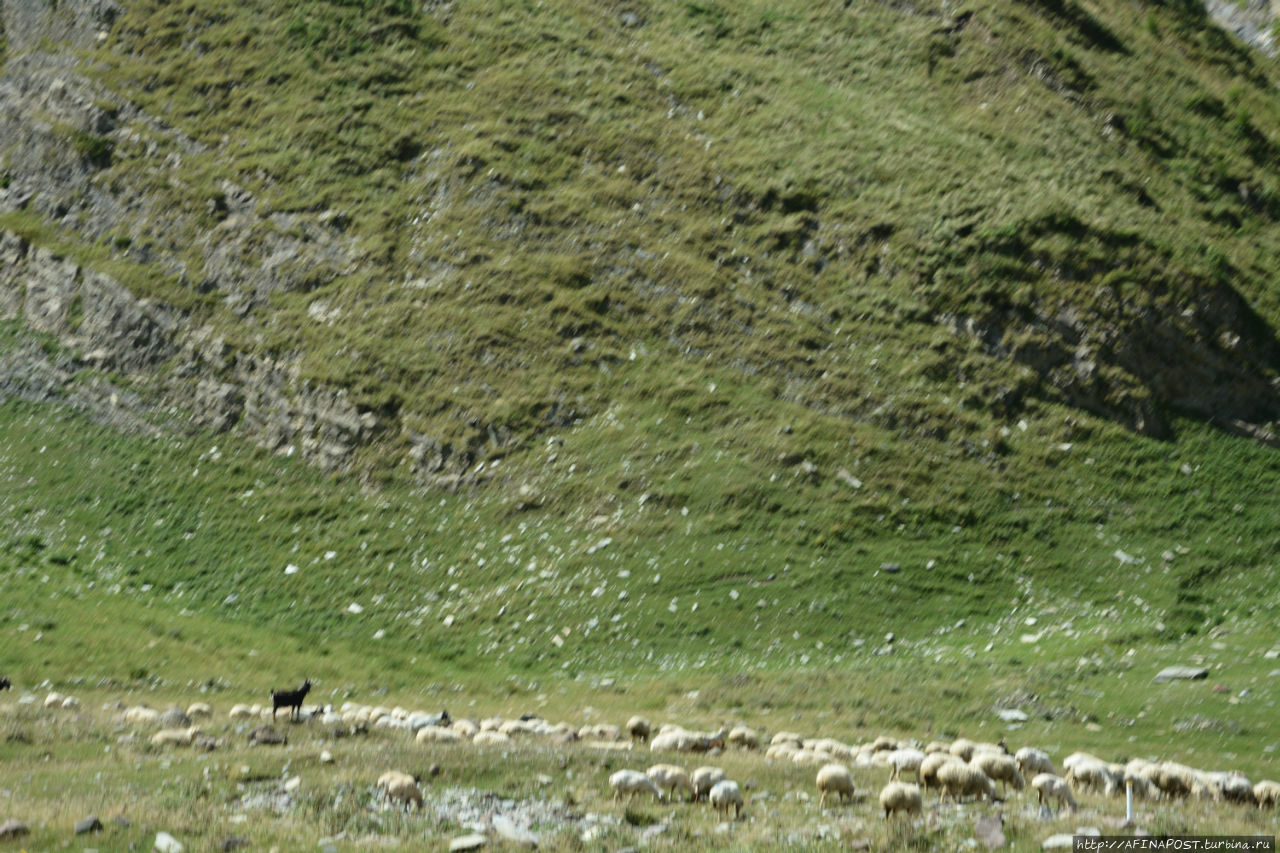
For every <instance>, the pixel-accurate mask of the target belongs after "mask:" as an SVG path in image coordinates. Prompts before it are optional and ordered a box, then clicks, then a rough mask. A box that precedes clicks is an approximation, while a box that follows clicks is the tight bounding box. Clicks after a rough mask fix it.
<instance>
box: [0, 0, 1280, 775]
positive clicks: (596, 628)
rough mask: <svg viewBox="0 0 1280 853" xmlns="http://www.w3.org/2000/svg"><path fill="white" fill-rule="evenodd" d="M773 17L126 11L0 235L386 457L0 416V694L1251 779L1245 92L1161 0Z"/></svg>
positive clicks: (1259, 484) (1208, 42) (1247, 86)
mask: <svg viewBox="0 0 1280 853" xmlns="http://www.w3.org/2000/svg"><path fill="white" fill-rule="evenodd" d="M793 5H796V6H803V8H794V9H793V8H791V6H787V7H786V8H785V9H781V10H780V9H778V8H777V4H767V3H757V2H749V1H748V2H741V3H736V4H729V3H717V2H688V3H679V4H661V3H646V2H640V0H636V2H625V3H588V2H565V3H555V4H534V3H509V2H497V0H494V1H493V2H487V0H478V2H469V3H465V4H462V3H453V4H436V3H429V4H426V5H425V6H422V5H419V4H416V3H401V2H395V1H394V0H392V2H381V3H378V2H346V3H340V2H317V3H308V4H302V5H295V6H294V7H292V8H291V9H289V10H287V11H283V12H282V11H280V9H279V8H278V4H262V3H253V2H249V3H242V4H238V5H236V6H235V8H234V9H232V8H228V7H227V6H226V4H222V3H214V2H212V0H187V2H184V3H168V2H138V3H131V4H129V5H128V6H127V8H126V9H125V11H124V13H123V14H122V15H121V17H120V18H119V19H118V20H117V21H116V22H115V25H114V27H113V28H112V30H111V32H110V33H109V35H108V36H107V37H106V38H104V39H103V40H102V41H101V42H100V43H98V44H96V45H95V46H94V47H92V48H88V49H86V50H85V51H83V57H82V58H83V59H84V70H85V73H87V74H90V75H92V76H93V77H94V79H95V80H96V81H97V82H98V83H100V84H101V85H102V86H103V87H104V88H103V92H104V94H103V95H102V97H103V105H102V109H103V110H104V112H106V113H111V114H112V115H113V116H114V118H113V119H112V120H113V121H117V122H118V124H117V125H115V126H114V127H113V128H112V129H111V130H110V131H107V132H103V133H99V134H97V135H96V136H95V133H88V132H86V131H83V130H75V129H73V128H63V130H65V131H66V133H68V134H69V136H68V138H69V139H72V140H78V141H79V146H80V148H76V149H75V150H77V151H80V154H79V155H77V156H80V157H81V159H84V160H85V161H86V162H88V161H92V166H93V177H92V181H91V182H90V186H89V188H88V189H86V190H85V193H86V196H85V198H84V199H76V198H70V199H68V200H67V205H68V208H69V209H70V210H72V211H73V214H70V215H68V216H66V217H64V218H63V219H62V220H60V221H56V222H52V221H47V220H46V219H45V218H42V217H41V216H39V215H37V213H36V212H33V210H30V209H28V210H22V211H10V212H8V213H5V214H3V215H2V216H0V225H3V226H5V227H6V228H8V229H11V230H15V231H19V232H21V233H22V234H24V235H25V236H26V237H27V239H29V240H30V241H31V242H32V243H34V244H36V245H42V246H54V247H57V248H58V249H59V250H60V251H62V252H64V253H66V254H68V255H70V256H72V257H75V258H79V259H80V260H82V261H84V262H85V263H87V264H90V265H91V266H93V267H95V268H102V269H105V270H108V271H110V272H111V273H112V274H113V275H115V276H116V277H117V278H118V279H119V280H120V281H121V283H123V284H124V285H126V286H127V287H129V288H131V289H132V290H133V291H134V292H136V293H138V294H139V295H142V296H145V297H147V298H150V299H155V300H159V301H163V302H167V303H169V304H172V305H175V306H178V307H180V308H181V309H182V310H183V311H185V312H187V314H188V316H189V318H190V320H191V325H192V327H193V328H198V327H200V326H202V325H207V327H208V328H209V330H210V332H209V334H210V335H211V336H214V335H216V336H220V337H221V338H222V339H223V340H225V341H226V342H227V345H228V351H229V352H230V353H233V354H234V353H236V352H241V353H245V352H247V353H254V354H265V355H270V356H273V357H276V358H278V359H280V360H281V362H283V363H287V364H289V365H290V366H291V367H296V369H297V381H298V382H299V383H307V382H310V383H328V384H331V385H334V386H338V387H341V388H345V389H348V390H349V392H350V393H351V395H352V396H353V397H354V398H355V399H356V400H357V402H358V407H359V409H360V410H362V411H364V412H368V413H374V414H376V415H377V416H378V418H379V419H380V421H381V422H382V423H384V424H389V425H391V426H388V427H386V428H384V430H383V431H382V432H381V433H379V434H378V435H377V436H376V437H375V438H374V440H372V441H370V442H369V443H367V444H365V445H363V446H362V447H360V448H359V449H358V451H357V454H356V457H355V458H354V459H353V460H351V464H350V467H349V468H347V469H344V470H343V471H341V472H340V473H338V474H333V475H325V474H321V473H319V472H317V471H316V470H314V469H311V468H307V467H306V466H304V465H303V464H302V463H301V462H300V460H299V459H298V458H297V457H298V456H299V455H301V454H295V453H293V451H294V450H295V448H294V447H293V446H290V447H288V448H282V452H281V453H279V454H274V455H273V454H271V453H268V452H266V451H263V450H260V449H255V448H253V447H251V446H249V445H248V443H247V442H244V441H242V439H241V437H240V436H239V435H238V434H237V433H236V432H234V431H232V432H231V433H224V434H217V435H215V434H211V433H207V432H201V431H199V430H195V429H194V428H190V429H188V428H186V427H182V426H175V424H182V423H184V420H183V419H184V417H185V415H186V414H188V413H186V412H182V411H178V410H176V409H175V410H174V411H167V412H164V413H163V414H157V415H156V418H157V421H161V420H162V419H163V423H159V426H158V429H157V434H158V435H160V436H162V437H149V436H148V435H147V434H145V433H143V432H138V433H132V432H126V433H122V432H121V431H119V430H118V429H115V428H111V427H107V426H103V425H100V424H97V423H95V422H94V421H92V420H90V419H85V418H82V417H81V416H80V415H78V414H76V413H73V412H72V411H70V410H69V409H68V408H67V407H59V406H56V405H51V404H47V403H45V404H36V403H29V402H19V401H17V400H14V399H8V398H7V393H8V392H7V390H6V400H5V401H4V402H3V403H0V478H3V483H4V487H3V489H0V638H3V639H2V641H0V642H2V646H0V647H2V648H3V649H4V659H3V660H0V667H2V668H0V671H2V672H4V673H6V674H11V675H13V676H14V677H15V680H16V681H18V682H20V683H22V684H27V685H30V684H36V683H39V682H40V681H42V680H44V679H50V680H52V681H54V682H55V683H58V684H64V683H65V684H71V685H89V686H94V685H100V686H101V687H100V689H101V690H103V691H105V692H108V693H109V692H111V691H117V690H127V691H145V690H152V691H158V692H159V693H160V694H161V695H164V696H168V695H172V694H174V693H177V692H180V691H181V690H182V689H184V688H186V687H192V688H194V687H198V686H199V685H202V684H204V685H206V686H208V687H210V689H218V690H230V689H233V688H234V689H236V690H240V691H245V692H256V693H261V692H262V691H263V690H265V689H267V688H268V687H270V686H276V685H278V684H280V683H284V682H286V681H293V680H296V678H297V677H298V675H299V674H300V673H303V672H305V673H310V674H311V677H312V678H313V679H314V680H315V681H316V682H317V684H318V685H320V689H322V690H323V692H324V693H325V694H326V695H327V696H330V697H333V698H341V697H342V696H344V695H367V694H368V693H371V692H377V691H385V693H380V692H379V693H377V695H387V696H388V697H389V698H390V699H391V700H393V701H394V699H395V698H396V697H410V698H406V699H404V701H406V702H409V701H415V702H421V703H422V704H432V705H434V704H435V702H436V700H437V699H449V698H450V697H453V696H459V695H460V696H462V697H465V698H466V699H468V700H471V701H478V702H480V703H481V705H482V706H487V707H489V708H501V709H503V710H504V711H522V710H525V709H527V707H528V706H529V705H535V706H538V707H543V708H544V709H546V710H547V711H556V710H564V711H565V712H566V713H567V712H568V710H569V709H575V708H580V707H581V705H582V703H583V701H584V700H583V696H584V695H586V696H588V697H590V699H589V701H591V702H592V703H593V704H594V705H595V706H597V707H600V708H602V709H605V710H607V711H609V712H612V713H616V714H623V713H624V712H625V710H626V709H627V708H629V707H630V708H634V707H637V706H638V707H640V708H642V709H649V710H653V711H655V712H663V713H667V712H670V713H682V714H687V715H689V716H692V717H695V718H703V719H706V720H708V722H714V721H716V720H718V719H724V718H726V717H730V716H732V717H745V718H747V719H753V720H763V722H762V723H761V724H762V725H769V724H770V723H773V722H775V721H776V722H777V724H778V725H782V724H783V723H784V722H785V720H783V719H782V718H784V717H785V718H786V720H801V721H803V722H806V723H813V724H814V725H815V727H817V726H819V725H822V726H834V727H836V728H837V729H839V730H840V731H842V732H848V733H850V735H852V734H854V733H862V732H867V731H875V730H877V729H886V730H892V731H897V732H901V733H904V734H906V733H912V734H916V735H919V734H923V733H924V732H925V731H926V730H927V731H929V732H938V733H940V734H941V733H950V734H953V735H954V734H959V733H963V732H966V731H972V730H973V729H976V728H978V727H980V726H982V725H990V726H994V725H995V723H994V722H992V720H993V717H992V711H993V709H994V708H995V707H1003V706H1006V705H1013V706H1019V707H1024V708H1026V709H1027V710H1028V711H1029V712H1033V714H1034V718H1033V720H1032V721H1031V722H1030V723H1029V724H1028V727H1027V728H1026V729H1025V730H1024V734H1026V735H1027V736H1028V737H1041V738H1049V739H1052V741H1051V742H1052V743H1053V744H1054V745H1055V746H1056V747H1061V748H1062V750H1063V751H1069V750H1070V749H1072V748H1075V747H1076V746H1081V745H1085V744H1090V745H1093V746H1094V747H1095V748H1097V749H1099V751H1111V752H1112V753H1113V754H1114V753H1118V752H1119V751H1121V750H1130V749H1133V750H1137V749H1140V748H1142V746H1143V745H1144V744H1153V746H1152V747H1151V748H1150V749H1156V748H1163V747H1162V746H1161V745H1162V744H1165V743H1167V742H1168V740H1169V739H1170V737H1171V736H1172V735H1171V733H1173V734H1176V735H1178V736H1179V737H1180V738H1182V740H1181V741H1180V744H1181V745H1180V746H1179V749H1181V750H1183V752H1182V753H1181V754H1180V757H1182V758H1184V759H1185V760H1188V761H1203V762H1204V763H1205V764H1210V763H1214V764H1221V763H1231V764H1232V765H1233V766H1240V767H1243V768H1244V769H1246V770H1247V771H1248V772H1251V773H1258V774H1266V773H1271V775H1274V772H1273V759H1272V758H1271V753H1265V752H1263V753H1260V752H1259V751H1258V749H1259V744H1260V742H1261V741H1264V740H1265V739H1266V737H1265V732H1267V731H1268V730H1269V729H1268V726H1269V722H1268V721H1269V719H1270V717H1271V716H1273V712H1274V702H1275V701H1276V689H1275V687H1274V685H1273V682H1274V677H1273V675H1272V673H1274V672H1275V669H1274V667H1273V660H1272V658H1268V657H1265V654H1266V653H1267V652H1269V651H1271V644H1272V643H1273V641H1274V637H1273V634H1272V632H1273V624H1272V620H1271V617H1270V615H1269V614H1271V613H1272V612H1273V610H1274V608H1275V607H1276V606H1277V604H1280V593H1278V592H1277V589H1278V586H1277V579H1278V572H1277V557H1276V555H1277V554H1280V533H1277V530H1280V503H1277V501H1276V500H1275V499H1274V497H1273V492H1274V488H1273V484H1274V483H1275V482H1277V476H1278V475H1280V457H1277V454H1276V451H1275V449H1274V448H1272V447H1269V446H1268V445H1267V444H1266V443H1263V442H1260V441H1253V440H1248V439H1245V438H1242V437H1239V436H1238V435H1236V434H1234V433H1236V432H1240V431H1242V430H1243V427H1242V426H1241V424H1244V425H1245V426H1249V427H1250V429H1254V428H1256V429H1255V432H1257V431H1264V430H1265V428H1266V427H1267V425H1268V424H1273V423H1274V422H1275V421H1276V419H1277V417H1278V415H1280V403H1278V402H1277V396H1276V388H1275V385H1274V383H1275V380H1276V371H1277V368H1278V367H1280V349H1278V348H1277V346H1276V339H1275V333H1274V328H1275V326H1276V323H1277V322H1280V302H1277V296H1276V290H1275V287H1274V281H1273V275H1274V258H1275V257H1276V253H1277V249H1280V231H1278V230H1277V228H1276V218H1277V215H1278V214H1280V195H1278V193H1280V187H1278V186H1277V184H1276V180H1277V178H1276V175H1275V174H1274V172H1273V164H1274V162H1275V160H1276V151H1275V147H1274V146H1275V143H1274V141H1273V140H1274V139H1275V138H1277V134H1278V133H1280V109H1278V106H1280V105H1278V103H1277V100H1276V98H1275V94H1274V92H1275V87H1274V81H1275V79H1276V68H1275V66H1274V65H1273V64H1272V63H1270V62H1269V61H1267V60H1264V59H1261V58H1259V57H1257V56H1255V55H1253V54H1250V53H1248V52H1247V51H1245V50H1244V49H1243V48H1241V47H1240V46H1238V45H1236V44H1234V43H1232V42H1231V41H1230V40H1229V39H1228V38H1227V37H1226V36H1225V35H1223V34H1222V33H1221V32H1220V31H1218V30H1216V29H1215V28H1213V27H1212V26H1211V25H1210V24H1208V23H1207V21H1206V20H1205V19H1204V16H1203V14H1202V13H1201V12H1200V11H1199V10H1198V7H1195V6H1194V5H1193V4H1181V3H1176V2H1173V3H1152V4H1139V5H1138V6H1133V5H1132V4H1125V5H1121V4H1118V3H1113V2H1109V0H1108V1H1107V2H1102V0H1099V2H1089V3H1085V2H1080V3H1075V2H1058V3H1055V2H1040V3H1034V2H1033V3H997V2H990V3H985V2H978V3H973V4H967V5H965V6H963V7H959V8H955V7H951V6H948V7H946V8H945V9H944V8H942V7H936V6H933V5H912V4H886V5H879V4H856V5H855V6H846V4H839V3H823V2H818V3H806V4H793ZM0 56H4V57H6V59H8V60H10V61H12V59H11V56H10V55H7V54H0ZM111 93H114V94H111ZM113 99H115V100H113ZM126 103H127V105H129V108H128V109H126V108H125V106H124V104H126ZM135 106H136V107H137V108H138V109H139V110H140V111H141V112H131V110H132V109H133V108H134V107H135ZM113 110H114V111H115V112H112V111H113ZM55 132H57V128H56V127H55ZM77 133H78V134H80V135H79V136H76V135H75V134H77ZM86 133H87V136H86ZM81 149H83V150H81ZM68 150H71V149H68ZM228 181H229V182H231V183H230V184H228V183H227V182H228ZM95 192H104V193H118V194H119V195H120V196H121V197H125V198H128V199H131V200H132V201H133V202H135V203H133V206H132V207H130V211H131V213H130V215H129V216H127V217H123V218H121V219H120V220H119V221H117V222H115V223H113V226H112V228H111V229H107V230H94V229H93V228H91V227H90V226H89V225H88V224H84V223H81V222H79V220H77V219H76V215H77V214H75V213H74V211H77V210H80V209H81V208H78V207H77V205H78V204H80V203H81V202H83V203H84V204H85V205H86V206H87V205H88V204H89V200H88V199H89V198H90V197H91V196H92V195H93V193H95ZM37 206H38V205H37ZM89 220H90V218H89V217H87V216H86V217H85V220H84V222H85V223H87V222H89ZM246 223H248V225H246ZM96 227H97V226H94V228H96ZM78 229H79V230H78ZM289 241H293V242H294V243H297V244H301V245H308V246H313V247H320V248H317V249H316V252H317V253H318V255H316V256H319V257H322V258H327V259H328V260H327V261H325V262H314V260H308V261H307V262H306V263H302V262H300V261H298V258H299V257H304V256H303V255H292V256H290V255H288V253H284V252H278V251H277V249H278V248H279V247H280V246H281V245H284V244H286V243H288V242H289ZM305 257H307V258H313V256H312V255H306V256H305ZM268 273H269V274H268ZM33 340H35V341H36V342H37V343H39V344H40V345H41V347H42V350H41V351H44V352H48V353H51V354H52V357H55V358H56V357H57V356H58V354H59V349H58V345H57V344H55V343H54V342H53V341H50V340H45V339H43V338H41V339H38V340H36V338H35V336H33V334H32V333H31V332H29V331H27V330H25V329H23V328H22V327H21V326H20V324H19V323H18V322H17V321H6V324H5V326H4V328H3V335H2V336H0V348H2V349H3V352H4V353H6V354H12V353H14V352H18V351H20V347H21V346H23V345H26V344H28V343H30V342H31V341H33ZM227 360H228V361H231V360H233V355H228V357H227ZM170 378H171V379H174V381H187V380H189V381H191V382H195V381H197V380H198V379H200V378H213V379H217V378H219V376H217V375H213V376H211V377H184V376H177V377H176V378H175V377H170ZM75 381H76V382H91V381H102V382H112V383H115V384H116V385H118V386H119V387H121V388H123V389H132V390H137V391H139V392H140V393H143V394H144V395H145V392H146V391H147V387H146V382H145V381H144V380H143V379H141V378H139V377H137V376H121V375H106V374H101V373H98V372H96V371H93V370H90V369H88V368H83V369H81V370H80V372H79V373H78V374H77V375H76V379H75ZM73 384H74V383H73ZM5 387H6V389H7V388H8V386H7V385H6V386H5ZM1224 427H1226V428H1224ZM423 437H426V438H427V439H430V443H431V446H433V447H435V448H437V449H438V451H439V454H440V457H441V461H440V463H439V465H438V468H443V469H444V470H445V471H453V472H455V479H454V485H456V486H457V488H456V489H454V490H448V489H442V488H437V487H436V483H435V482H434V481H430V480H428V479H424V477H423V476H422V472H421V471H417V470H411V469H412V468H413V466H412V465H410V463H409V461H408V460H407V457H406V451H407V448H408V447H409V445H410V444H412V443H413V442H415V441H417V440H418V439H420V438H423ZM291 454H292V455H291ZM428 473H436V471H429V472H428ZM890 633H892V634H893V638H892V640H889V639H887V635H888V634H890ZM1191 659H1199V660H1202V661H1203V662H1204V663H1205V664H1206V665H1209V666H1210V667H1211V668H1212V670H1213V680H1212V682H1209V683H1200V684H1197V685H1192V686H1187V685H1178V686H1172V687H1170V688H1169V689H1165V688H1155V687H1152V686H1151V685H1150V679H1151V676H1152V675H1154V673H1155V671H1157V670H1158V669H1159V668H1160V667H1162V666H1164V665H1166V664H1170V663H1179V662H1185V661H1186V660H1191ZM1215 685H1222V686H1223V687H1224V689H1223V690H1219V691H1217V692H1215V691H1214V686H1215ZM1184 688H1185V689H1184ZM692 691H697V693H696V694H693V693H692ZM1245 691H1247V692H1245ZM691 695H692V696H694V698H689V697H690V696H691ZM770 715H773V716H770ZM791 715H798V716H797V717H792V716H791ZM833 720H834V721H835V722H832V721H833ZM1202 724H1203V725H1202ZM1134 743H1137V744H1138V746H1131V744H1134Z"/></svg>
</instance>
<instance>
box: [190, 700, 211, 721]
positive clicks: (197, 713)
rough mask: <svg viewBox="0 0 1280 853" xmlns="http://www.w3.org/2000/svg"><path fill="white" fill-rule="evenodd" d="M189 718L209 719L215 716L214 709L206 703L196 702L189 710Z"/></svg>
mask: <svg viewBox="0 0 1280 853" xmlns="http://www.w3.org/2000/svg"><path fill="white" fill-rule="evenodd" d="M187 716H188V717H190V718H191V719H193V720H195V719H198V718H208V717H212V716H213V708H211V707H210V706H209V705H208V703H206V702H194V703H192V705H191V707H190V708H188V709H187Z"/></svg>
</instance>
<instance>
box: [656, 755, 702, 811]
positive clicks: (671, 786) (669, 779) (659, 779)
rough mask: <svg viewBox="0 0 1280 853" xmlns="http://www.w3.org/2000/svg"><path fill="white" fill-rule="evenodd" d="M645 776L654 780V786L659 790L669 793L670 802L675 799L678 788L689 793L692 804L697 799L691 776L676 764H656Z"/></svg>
mask: <svg viewBox="0 0 1280 853" xmlns="http://www.w3.org/2000/svg"><path fill="white" fill-rule="evenodd" d="M645 775H646V776H648V777H649V778H650V779H652V780H653V784H655V785H657V786H658V788H660V789H661V790H663V791H666V792H667V795H666V796H667V799H668V800H670V799H674V798H675V793H676V788H682V789H684V790H686V791H688V792H689V801H690V802H693V801H694V800H695V799H696V798H697V793H696V791H695V790H694V787H693V782H691V781H689V774H688V773H686V772H685V770H684V768H683V767H677V766H676V765H674V764H655V765H653V766H652V767H650V768H649V769H648V770H646V771H645Z"/></svg>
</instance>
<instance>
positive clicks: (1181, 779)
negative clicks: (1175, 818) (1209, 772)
mask: <svg viewBox="0 0 1280 853" xmlns="http://www.w3.org/2000/svg"><path fill="white" fill-rule="evenodd" d="M1151 781H1152V782H1153V783H1155V786H1156V787H1157V788H1159V789H1160V792H1161V793H1162V794H1164V795H1165V796H1166V797H1189V796H1196V797H1200V798H1203V799H1208V798H1209V797H1211V796H1212V793H1211V792H1210V790H1209V788H1208V786H1207V785H1205V783H1204V782H1203V781H1202V779H1201V777H1200V771H1198V770H1196V769H1194V768H1191V767H1188V766H1186V765H1185V764H1178V763H1177V762H1175V761H1162V762H1160V764H1159V765H1157V767H1156V769H1155V771H1154V772H1153V773H1152V776H1151Z"/></svg>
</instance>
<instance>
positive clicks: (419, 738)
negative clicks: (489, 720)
mask: <svg viewBox="0 0 1280 853" xmlns="http://www.w3.org/2000/svg"><path fill="white" fill-rule="evenodd" d="M413 739H414V742H415V743H461V742H462V741H463V740H464V738H463V736H462V733H461V732H458V731H455V730H454V729H445V728H441V727H440V726H423V727H422V728H420V729H418V733H417V734H416V735H414V736H413Z"/></svg>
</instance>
